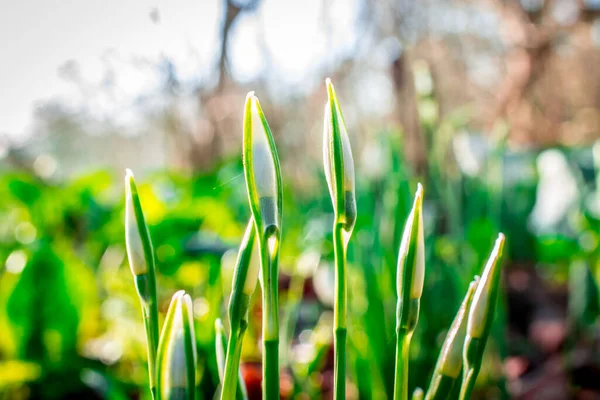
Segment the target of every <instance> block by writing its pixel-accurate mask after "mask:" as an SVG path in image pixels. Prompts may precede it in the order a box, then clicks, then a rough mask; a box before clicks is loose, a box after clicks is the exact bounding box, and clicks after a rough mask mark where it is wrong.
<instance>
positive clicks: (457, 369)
mask: <svg viewBox="0 0 600 400" xmlns="http://www.w3.org/2000/svg"><path fill="white" fill-rule="evenodd" d="M478 282H479V277H478V276H476V277H475V279H474V280H473V282H471V284H470V285H469V288H468V289H467V294H466V295H465V298H464V299H463V302H462V304H461V305H460V308H459V309H458V312H457V313H456V316H455V317H454V321H453V322H452V325H451V326H450V330H449V331H448V334H447V335H446V339H445V340H444V344H443V345H442V350H441V351H440V355H439V357H438V360H437V363H436V365H435V370H434V371H433V376H432V377H431V383H430V384H429V389H428V390H427V394H426V395H425V400H445V399H447V398H448V396H449V394H450V391H451V390H452V388H453V387H454V385H455V384H456V382H457V381H458V380H459V376H460V373H461V371H462V364H463V358H462V350H463V343H464V341H465V335H466V333H467V313H468V311H469V307H470V305H471V301H472V300H473V294H474V293H475V289H476V288H477V284H478Z"/></svg>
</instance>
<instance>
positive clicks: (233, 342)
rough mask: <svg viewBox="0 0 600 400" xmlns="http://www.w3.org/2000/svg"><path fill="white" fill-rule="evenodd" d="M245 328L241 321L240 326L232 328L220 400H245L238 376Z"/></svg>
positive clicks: (245, 324)
mask: <svg viewBox="0 0 600 400" xmlns="http://www.w3.org/2000/svg"><path fill="white" fill-rule="evenodd" d="M246 326H247V323H246V321H242V324H241V325H240V326H239V327H236V328H235V329H234V327H233V326H232V331H231V335H230V336H229V343H228V345H227V357H226V359H225V371H224V376H223V385H222V386H223V388H222V391H221V400H227V399H234V398H235V399H244V398H245V394H244V393H243V391H242V387H241V385H240V384H241V382H239V377H238V375H239V369H240V356H241V353H242V342H243V338H244V333H245V332H246ZM236 381H237V382H236Z"/></svg>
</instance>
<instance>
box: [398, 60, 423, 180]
mask: <svg viewBox="0 0 600 400" xmlns="http://www.w3.org/2000/svg"><path fill="white" fill-rule="evenodd" d="M412 65H413V57H412V55H411V54H410V52H409V51H407V50H403V51H402V52H401V53H400V54H399V55H398V57H396V58H395V59H394V60H393V62H392V66H391V69H392V78H393V81H394V91H395V94H396V104H397V108H398V112H397V116H398V119H399V123H400V125H401V126H402V129H403V134H404V146H405V147H404V152H405V154H406V159H407V160H408V162H409V163H410V165H411V167H412V168H413V171H415V172H416V173H417V174H424V173H425V172H426V168H427V167H426V164H427V160H426V143H425V140H424V137H423V135H422V134H421V127H420V123H419V110H417V101H416V91H415V82H414V76H413V71H412Z"/></svg>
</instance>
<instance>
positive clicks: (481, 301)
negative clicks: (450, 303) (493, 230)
mask: <svg viewBox="0 0 600 400" xmlns="http://www.w3.org/2000/svg"><path fill="white" fill-rule="evenodd" d="M503 247H504V235H503V234H502V233H501V234H499V235H498V239H496V244H495V245H494V249H493V250H492V253H491V254H490V257H489V259H488V261H487V264H486V266H485V269H484V271H483V274H482V277H481V282H480V283H479V285H478V286H477V290H476V291H475V295H474V296H473V302H472V304H471V308H470V309H469V322H468V325H467V333H468V334H469V336H471V337H473V338H480V337H481V336H482V335H483V333H484V330H485V328H486V325H488V324H490V323H491V321H490V320H489V318H488V316H489V315H492V314H491V311H492V310H493V307H494V306H495V300H496V296H494V297H493V298H492V300H493V301H492V302H490V294H492V292H493V293H497V291H498V283H499V282H498V278H499V274H500V265H499V263H498V260H499V259H500V256H502V248H503Z"/></svg>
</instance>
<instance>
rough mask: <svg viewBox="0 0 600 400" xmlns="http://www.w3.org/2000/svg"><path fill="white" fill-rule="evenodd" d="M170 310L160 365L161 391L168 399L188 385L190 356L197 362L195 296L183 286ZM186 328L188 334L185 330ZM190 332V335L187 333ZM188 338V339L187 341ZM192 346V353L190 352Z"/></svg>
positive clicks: (194, 362)
mask: <svg viewBox="0 0 600 400" xmlns="http://www.w3.org/2000/svg"><path fill="white" fill-rule="evenodd" d="M171 307H174V309H173V310H171V309H170V310H169V315H168V316H167V318H169V317H170V316H171V315H172V317H171V318H172V320H171V321H170V324H169V323H168V322H166V323H165V329H168V331H167V332H164V333H163V337H161V340H167V343H166V347H165V349H164V355H163V357H164V358H163V360H162V365H163V367H162V368H161V375H162V376H161V377H160V378H161V391H162V397H163V398H165V399H169V398H171V397H172V396H174V397H176V396H178V394H180V393H181V392H182V390H187V389H188V388H189V386H190V385H189V384H190V382H189V381H188V374H189V372H190V371H188V360H189V357H191V359H192V360H193V365H194V366H195V365H196V361H197V360H196V340H195V338H194V323H193V321H194V320H193V314H192V299H191V298H190V296H189V295H188V294H185V292H184V291H183V290H180V291H178V292H177V293H175V294H174V295H173V298H172V300H171V306H170V308H171ZM186 332H187V334H186ZM188 335H189V337H187V336H188ZM188 340H189V343H188ZM188 348H191V354H188V350H187V349H188Z"/></svg>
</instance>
